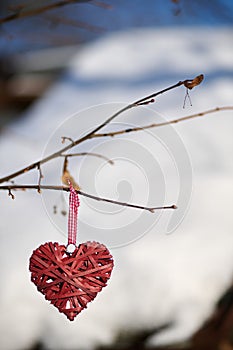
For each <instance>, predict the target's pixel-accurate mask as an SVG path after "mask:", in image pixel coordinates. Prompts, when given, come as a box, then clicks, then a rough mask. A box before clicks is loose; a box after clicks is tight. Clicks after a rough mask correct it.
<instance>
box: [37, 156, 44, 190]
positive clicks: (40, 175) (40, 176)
mask: <svg viewBox="0 0 233 350" xmlns="http://www.w3.org/2000/svg"><path fill="white" fill-rule="evenodd" d="M38 171H39V180H38V192H39V193H41V181H42V179H43V177H44V175H43V174H42V170H41V167H40V163H38Z"/></svg>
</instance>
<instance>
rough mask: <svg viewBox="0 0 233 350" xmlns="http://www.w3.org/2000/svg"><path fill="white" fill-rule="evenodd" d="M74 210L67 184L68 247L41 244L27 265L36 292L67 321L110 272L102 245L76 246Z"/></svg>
mask: <svg viewBox="0 0 233 350" xmlns="http://www.w3.org/2000/svg"><path fill="white" fill-rule="evenodd" d="M78 207H79V198H78V192H77V191H76V190H75V189H74V188H73V186H72V184H71V183H70V200H69V218H68V245H67V246H65V245H60V244H59V243H57V242H55V243H53V242H48V243H45V244H42V245H41V246H40V247H39V248H37V249H36V250H34V251H33V253H32V256H31V258H30V263H29V270H30V271H31V281H32V282H33V283H34V284H35V285H36V287H37V290H38V291H39V292H41V293H42V294H43V295H44V296H45V299H46V300H48V301H50V303H51V304H53V305H54V306H55V307H56V308H57V309H58V310H59V312H61V313H63V314H65V315H66V317H67V318H68V319H69V320H70V321H73V320H74V318H75V317H76V316H77V315H78V314H79V313H80V312H81V311H82V310H83V309H84V308H86V307H87V303H89V302H90V301H92V300H94V299H95V297H96V295H97V294H98V293H99V292H100V291H101V290H102V288H103V287H105V286H106V285H107V281H108V279H109V278H110V276H111V272H112V269H113V257H112V256H111V254H110V253H109V251H108V249H107V248H106V247H105V245H104V244H100V243H97V242H85V243H81V244H79V245H78V246H76V235H77V215H78ZM71 247H72V248H74V249H73V250H72V251H70V248H71Z"/></svg>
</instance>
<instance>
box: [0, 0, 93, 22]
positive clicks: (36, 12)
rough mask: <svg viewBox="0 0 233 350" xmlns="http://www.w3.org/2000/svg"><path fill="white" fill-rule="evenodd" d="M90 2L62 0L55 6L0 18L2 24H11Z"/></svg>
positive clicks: (51, 5) (54, 4)
mask: <svg viewBox="0 0 233 350" xmlns="http://www.w3.org/2000/svg"><path fill="white" fill-rule="evenodd" d="M88 1H90V0H62V1H57V2H55V3H53V4H49V5H46V6H41V7H37V8H33V9H31V10H24V11H18V12H16V13H13V14H11V15H8V16H6V17H3V18H0V24H1V23H5V22H10V21H13V20H16V19H20V18H25V17H32V16H37V15H40V14H42V13H44V12H47V11H50V10H53V9H56V8H58V7H63V6H66V5H70V4H75V3H79V2H88Z"/></svg>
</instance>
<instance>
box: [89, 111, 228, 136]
mask: <svg viewBox="0 0 233 350" xmlns="http://www.w3.org/2000/svg"><path fill="white" fill-rule="evenodd" d="M229 110H233V106H224V107H216V108H213V109H209V110H207V111H204V112H200V113H195V114H191V115H188V116H185V117H182V118H177V119H173V120H168V121H166V122H162V123H153V124H149V125H144V126H139V127H135V128H128V129H123V130H118V131H113V132H108V133H102V134H94V135H92V136H91V138H96V137H107V136H111V137H113V136H116V135H121V134H128V133H131V132H136V131H142V130H146V129H152V128H157V127H160V126H165V125H169V124H177V123H179V122H183V121H185V120H189V119H194V118H197V117H203V116H205V115H207V114H211V113H215V112H220V111H229Z"/></svg>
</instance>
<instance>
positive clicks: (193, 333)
mask: <svg viewBox="0 0 233 350" xmlns="http://www.w3.org/2000/svg"><path fill="white" fill-rule="evenodd" d="M232 25H233V3H232V1H230V0H212V1H211V2H210V1H207V0H163V1H162V0H156V1H153V0H146V1H143V0H138V1H136V0H135V1H130V0H124V1H123V0H122V1H121V0H118V1H111V0H108V1H107V0H106V1H104V0H103V1H97V0H96V1H95V0H90V1H85V0H83V1H78V0H77V1H75V0H73V1H69V0H66V1H65V0H64V1H62V0H60V1H56V0H53V1H49V0H43V1H40V2H36V1H22V0H17V1H16V0H15V1H13V0H12V1H8V0H2V1H1V2H0V177H3V176H5V175H7V174H8V173H11V172H13V171H15V170H17V169H19V168H21V167H23V166H26V165H27V164H30V163H31V162H34V161H36V160H38V159H40V158H41V157H42V156H43V155H44V154H47V153H49V152H51V151H53V150H56V149H58V148H59V147H60V143H59V142H60V138H61V136H69V137H74V138H77V137H79V136H80V135H82V134H84V133H86V132H87V131H88V130H90V128H91V127H92V126H93V125H98V123H100V122H101V121H103V120H104V119H106V118H107V117H108V116H109V115H110V114H111V113H113V112H115V111H116V110H118V109H119V108H121V107H122V106H124V105H125V104H127V103H129V102H132V101H133V100H136V99H138V98H141V97H143V96H145V95H147V94H151V93H153V92H155V91H158V90H159V89H163V88H165V87H167V86H169V85H172V84H174V83H176V82H178V81H179V80H184V79H189V78H194V77H195V76H196V75H199V74H200V73H203V74H204V75H205V80H204V82H203V83H202V85H200V87H198V88H196V89H194V90H193V91H191V93H190V95H191V100H192V105H193V106H190V104H189V101H187V102H186V108H185V109H183V108H182V107H183V102H184V97H185V89H180V90H177V91H174V92H170V93H169V94H168V95H164V96H161V99H158V102H157V100H156V103H155V104H154V105H153V106H151V108H149V109H147V108H142V109H141V110H137V111H133V112H132V113H129V114H127V115H124V116H123V115H122V116H121V117H120V119H119V120H117V122H116V123H115V124H114V125H113V126H112V127H111V128H110V129H109V130H117V129H119V128H120V129H121V128H124V127H129V126H130V127H132V126H139V125H145V124H150V123H152V122H157V121H164V120H169V119H173V118H178V117H182V116H185V115H188V114H192V113H197V112H202V111H204V110H208V109H210V108H214V107H216V106H219V107H220V106H232V105H233V101H232V91H233V90H232V89H233V81H232V75H233V39H232V38H233V30H232ZM86 111H87V112H86ZM232 127H233V121H232V111H228V112H221V113H217V114H215V115H214V116H207V117H206V118H205V117H204V118H203V119H201V120H199V119H198V120H193V121H189V122H187V124H183V123H181V124H179V125H177V126H174V127H171V128H170V127H169V128H168V129H165V128H164V129H163V130H162V131H160V130H158V131H157V130H155V131H151V133H150V134H147V133H143V134H140V135H139V134H137V135H132V136H130V137H128V136H127V138H124V137H123V138H122V139H120V141H118V140H115V139H114V140H111V141H109V140H106V141H103V142H97V143H93V144H88V145H85V147H84V148H81V149H79V151H80V150H81V151H98V152H101V153H102V154H103V155H105V156H108V157H109V158H111V159H114V161H115V166H114V167H111V166H109V165H108V164H107V165H106V163H103V161H101V160H98V159H97V160H95V159H90V158H87V159H84V160H83V161H82V162H79V163H78V165H77V163H76V162H74V161H72V162H70V163H71V164H70V167H71V169H72V171H73V173H72V174H75V177H76V180H77V181H78V183H79V184H80V186H81V188H82V189H83V190H84V191H86V192H88V193H91V194H96V195H99V196H105V197H107V198H112V199H118V200H122V201H128V202H132V203H138V204H141V205H143V204H144V205H146V204H147V205H162V204H168V203H169V204H171V203H176V204H177V203H179V211H178V212H177V213H178V214H175V215H176V216H173V217H171V215H172V214H171V213H169V214H166V213H162V214H161V215H160V214H155V215H154V216H153V217H151V216H147V214H144V213H138V212H133V211H130V210H128V209H127V210H125V209H124V210H123V211H119V208H117V209H116V208H115V207H109V206H107V205H106V204H105V205H103V204H98V203H93V202H91V201H83V206H82V208H81V209H80V223H79V232H80V241H85V240H89V239H93V240H101V242H103V243H105V244H107V245H108V246H110V248H112V254H113V256H114V257H115V271H114V273H113V276H112V279H111V282H109V286H108V287H107V288H106V291H103V292H102V293H103V295H102V293H101V295H100V296H99V297H98V298H97V300H96V301H94V302H93V303H92V304H91V305H90V306H89V307H88V309H87V310H85V311H83V313H82V314H80V315H79V316H78V317H77V321H75V322H74V323H73V324H69V323H68V321H66V320H65V319H64V316H62V315H60V314H58V312H57V311H56V310H53V307H51V306H50V305H48V303H47V302H45V301H44V300H43V297H42V296H41V295H39V293H37V292H36V290H35V287H34V286H33V285H31V283H30V276H29V272H28V259H29V257H30V254H31V252H32V251H33V249H35V248H36V247H37V246H38V245H39V244H42V243H43V242H45V241H59V242H60V241H64V242H65V239H66V220H67V217H66V216H64V215H60V211H61V212H62V211H64V210H65V211H67V198H63V197H61V196H60V195H58V194H54V193H51V192H50V193H49V191H48V192H46V191H44V192H43V194H42V202H41V201H40V198H38V197H39V196H38V194H37V193H29V192H27V193H21V192H16V193H15V194H16V199H15V201H11V200H10V198H9V199H8V197H7V193H4V192H3V191H1V193H0V203H1V210H0V242H1V249H2V254H1V256H0V263H1V267H2V269H1V272H0V276H1V284H0V307H1V313H0V348H1V349H3V350H8V349H9V350H21V349H22V350H23V349H30V350H47V349H54V350H55V349H61V350H62V349H64V350H71V349H80V350H82V349H93V350H94V349H99V350H100V349H102V350H104V349H109V350H110V349H125V350H126V349H132V350H133V349H138V350H139V349H145V348H147V347H148V346H149V347H151V348H152V349H168V348H169V349H170V348H171V349H189V350H194V349H195V350H202V349H203V350H204V349H205V350H209V349H211V350H215V349H216V350H217V349H218V350H231V349H233V284H232V281H233V235H232V228H233V222H232V204H233V203H232V194H233V193H232V187H233V186H232V175H233V164H232V149H233V140H232ZM117 161H118V162H117ZM61 168H62V161H61V160H59V161H58V162H55V163H53V164H51V165H48V166H47V167H45V168H43V169H42V170H43V174H44V175H45V178H44V180H43V181H44V183H49V184H51V183H52V184H60V169H61ZM58 169H59V170H58ZM93 174H94V176H93ZM15 182H16V183H22V184H25V183H28V184H29V183H37V182H38V174H37V172H36V171H35V173H32V174H26V175H24V176H23V177H22V178H19V179H18V178H17V179H16V180H15ZM45 192H46V193H45ZM54 206H56V208H57V211H58V214H57V215H54ZM149 215H150V214H149ZM172 220H173V221H172ZM35 223H36V224H35ZM169 224H170V226H169ZM168 227H169V228H168ZM170 231H173V233H172V235H167V233H169V232H170ZM139 238H140V239H139ZM134 241H135V242H134ZM133 242H134V243H133ZM129 243H131V244H129Z"/></svg>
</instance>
